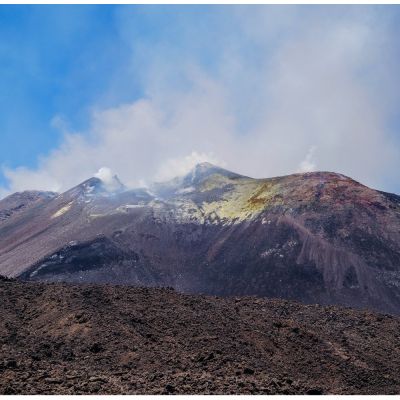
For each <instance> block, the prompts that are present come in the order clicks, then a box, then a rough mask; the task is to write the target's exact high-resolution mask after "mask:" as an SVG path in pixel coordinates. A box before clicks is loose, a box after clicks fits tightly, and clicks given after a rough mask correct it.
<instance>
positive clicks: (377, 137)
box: [3, 7, 400, 193]
mask: <svg viewBox="0 0 400 400" xmlns="http://www.w3.org/2000/svg"><path fill="white" fill-rule="evenodd" d="M234 10H235V12H234V13H233V14H234V17H235V21H236V23H237V30H238V33H237V35H238V36H237V37H238V38H239V39H238V41H235V43H234V44H232V43H229V41H228V40H227V39H226V40H224V39H218V40H219V41H220V42H221V43H220V44H219V45H220V46H221V49H220V50H221V51H220V59H219V60H217V61H218V63H217V64H218V68H217V69H216V70H214V71H213V72H212V71H208V70H207V68H201V67H200V66H199V65H196V63H194V62H193V60H189V62H188V63H185V64H184V65H181V64H180V63H175V62H174V60H171V59H170V58H168V57H165V58H162V57H161V56H159V57H156V58H155V59H152V61H151V65H149V66H148V65H143V70H147V71H148V72H149V74H148V75H146V74H145V73H143V77H142V79H143V85H144V86H145V88H146V93H147V96H146V98H143V99H140V100H138V101H135V102H133V103H131V104H124V105H121V106H118V107H114V108H111V109H106V110H102V109H97V110H95V111H94V112H93V115H92V124H91V127H90V129H89V130H88V132H82V133H65V140H64V142H63V144H62V145H61V146H60V147H59V148H58V149H56V150H54V151H53V152H52V153H50V154H49V155H48V156H46V157H44V158H42V159H41V160H40V162H39V167H38V168H37V169H36V170H29V169H26V168H17V169H15V170H10V169H8V170H5V175H6V177H7V178H8V180H9V185H10V191H17V190H23V189H46V190H65V189H67V188H69V187H71V186H73V185H75V184H78V183H79V182H81V181H83V180H84V179H86V178H88V177H89V176H93V175H94V174H95V172H96V171H98V169H99V168H101V167H103V166H104V165H106V166H107V167H108V168H111V169H112V170H113V171H115V172H116V173H117V174H118V176H119V177H120V178H121V180H122V181H123V182H124V183H125V184H126V185H128V186H131V187H132V186H139V185H143V183H144V182H149V181H152V180H160V179H167V178H170V177H172V175H175V174H182V173H184V172H186V171H187V170H188V169H189V168H190V167H191V166H192V165H193V164H194V163H196V162H201V161H210V162H213V163H217V164H220V165H221V164H222V165H223V166H225V167H226V168H229V169H232V170H234V171H236V172H239V173H242V174H245V175H249V176H254V177H268V176H274V175H282V174H289V173H293V172H296V171H298V170H303V171H308V170H314V169H316V168H317V167H318V169H321V170H332V171H336V172H341V173H344V174H346V175H348V176H351V177H353V178H355V179H357V180H359V181H361V182H363V183H366V184H369V185H372V186H375V187H379V188H383V189H385V188H386V189H388V188H387V187H385V185H386V183H387V182H389V181H390V180H391V181H395V180H396V179H398V178H399V173H398V171H399V170H400V168H399V167H400V166H399V160H400V157H399V152H398V147H397V146H396V144H395V143H394V141H393V138H392V136H391V132H390V131H389V130H388V129H387V126H388V118H389V115H388V113H387V112H386V109H390V107H389V104H391V103H390V101H392V102H393V98H394V97H393V96H392V95H391V96H392V97H388V98H387V99H386V98H385V100H383V98H382V96H384V92H385V90H386V89H387V90H389V89H390V87H389V86H391V85H393V81H391V82H389V81H388V79H387V77H386V74H387V73H389V72H390V71H388V70H387V69H386V68H385V67H384V66H382V63H381V59H382V57H386V59H387V58H388V52H387V49H388V48H390V45H389V44H387V42H388V40H389V39H387V36H388V33H387V32H386V31H385V26H384V25H382V24H381V23H380V22H379V21H377V20H376V19H375V14H374V12H373V11H369V12H362V13H361V12H357V11H356V12H344V13H340V12H338V11H335V12H333V11H332V10H333V9H329V12H328V11H323V12H322V13H321V12H319V13H317V12H315V11H312V12H309V13H307V12H306V11H304V9H300V8H298V7H296V8H291V9H290V10H291V12H290V15H286V17H285V18H284V19H282V20H281V23H277V22H274V21H275V20H276V18H277V15H278V16H279V15H281V14H282V12H281V11H280V12H278V13H277V14H274V15H275V16H274V15H272V16H271V15H270V13H269V12H267V11H268V8H267V9H265V10H267V11H266V12H265V13H262V12H260V9H255V10H254V11H252V9H251V8H250V9H246V12H245V13H242V14H241V13H240V12H239V13H238V12H236V11H237V9H234ZM334 10H338V9H337V8H336V9H334ZM331 11H332V12H331ZM251 16H256V17H257V18H256V19H252V18H251ZM278 22H279V21H278ZM379 24H381V25H382V26H381V25H379ZM264 25H265V26H267V28H266V29H264ZM377 26H378V27H379V29H378V28H377ZM220 33H221V32H220ZM184 34H185V32H182V35H184ZM217 36H218V38H220V36H221V35H217ZM241 36H242V39H240V37H241ZM222 37H224V36H223V35H222ZM389 41H390V40H389ZM254 43H256V44H257V48H258V49H259V51H260V54H258V55H259V56H260V57H259V58H257V57H256V58H257V60H255V59H254V58H253V59H250V61H249V60H248V54H247V53H246V49H247V45H249V44H254ZM382 43H386V44H385V46H383V45H382ZM170 46H173V44H170ZM161 50H162V49H161ZM161 50H160V51H161ZM263 52H265V54H264V53H263ZM167 53H168V52H167ZM145 54H148V53H147V52H145ZM161 54H163V53H161ZM160 57H161V58H160ZM139 61H142V60H140V59H139ZM139 61H137V62H138V63H139ZM388 65H392V64H391V63H388ZM136 67H137V66H136ZM391 68H392V67H391ZM174 69H175V70H174ZM171 70H174V74H175V75H174V76H175V77H176V76H181V77H182V78H181V79H182V81H184V82H185V84H182V85H176V80H173V81H172V82H171V84H169V83H168V82H169V81H168V76H169V75H168V74H170V72H171ZM371 76H373V77H374V80H375V81H379V82H383V83H382V85H384V86H379V85H373V84H371V85H370V84H369V82H370V81H371ZM380 77H381V78H382V79H380ZM393 79H395V77H393ZM385 85H387V86H385ZM390 90H392V89H390ZM383 105H384V106H383ZM53 124H59V125H60V128H61V129H63V130H65V129H66V128H65V127H66V126H67V123H66V122H65V120H64V119H62V120H61V119H59V118H55V119H54V121H53ZM316 149H318V152H316ZM3 193H4V192H3Z"/></svg>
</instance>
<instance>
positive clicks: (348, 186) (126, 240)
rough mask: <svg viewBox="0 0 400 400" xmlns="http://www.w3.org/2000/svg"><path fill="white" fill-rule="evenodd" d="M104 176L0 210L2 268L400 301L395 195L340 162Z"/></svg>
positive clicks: (397, 306) (83, 278)
mask: <svg viewBox="0 0 400 400" xmlns="http://www.w3.org/2000/svg"><path fill="white" fill-rule="evenodd" d="M92 187H94V189H91V188H92ZM98 187H100V188H101V181H100V182H99V180H98V178H91V179H89V180H88V181H85V182H83V183H82V184H81V185H78V186H76V187H75V188H72V189H70V190H69V191H67V192H65V193H63V194H58V195H56V196H54V197H52V198H47V199H43V200H40V201H39V202H37V203H34V204H33V205H32V207H27V208H26V209H24V210H23V211H22V212H21V213H17V214H15V215H14V216H12V217H10V218H8V219H7V220H4V221H2V222H1V223H0V237H2V240H1V241H0V274H5V275H7V276H11V277H20V278H23V279H28V280H50V281H68V282H94V283H107V282H108V283H122V284H130V285H145V286H172V287H174V288H176V289H177V290H180V291H183V292H190V293H208V294H218V295H224V296H226V295H228V296H229V295H259V296H266V297H281V298H288V299H295V300H300V301H303V302H307V303H320V304H342V305H348V306H354V307H362V308H365V307H366V308H372V309H378V310H383V311H388V312H392V313H398V312H399V310H400V290H399V289H400V202H399V201H398V199H397V197H396V195H394V194H385V193H383V192H379V191H376V190H373V189H370V188H368V187H367V186H365V185H362V184H361V183H359V182H357V181H355V180H353V179H351V178H349V177H346V176H344V175H342V174H337V173H333V172H311V173H302V174H293V175H286V176H283V177H275V178H265V179H254V178H249V177H245V176H241V175H239V174H235V173H231V172H230V171H227V170H224V169H222V168H219V167H216V166H213V165H212V164H203V165H200V166H197V167H196V168H195V169H194V170H192V171H191V172H190V173H189V174H187V175H186V176H184V177H181V178H178V179H177V180H175V181H172V183H171V182H169V183H167V185H165V184H161V186H157V185H154V186H153V187H152V188H151V189H150V190H149V189H130V190H129V189H128V190H125V189H124V190H123V191H120V192H117V193H110V192H108V191H103V190H102V189H99V190H98V189H96V188H98ZM2 202H3V201H0V210H1V207H2V206H1V204H2ZM71 243H73V245H70V244H71Z"/></svg>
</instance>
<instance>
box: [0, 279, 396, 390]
mask: <svg viewBox="0 0 400 400" xmlns="http://www.w3.org/2000/svg"><path fill="white" fill-rule="evenodd" d="M0 302H1V308H0V349H1V350H0V394H162V393H164V394H207V393H209V394H398V393H400V373H399V372H400V346H399V343H400V319H399V318H397V317H393V316H391V315H383V314H378V313H373V312H367V311H356V310H352V309H348V308H340V307H334V306H329V307H322V306H317V305H302V304H299V303H295V302H290V301H285V300H267V299H260V298H255V297H241V298H239V297H231V298H219V297H211V296H201V295H185V294H179V293H177V292H175V291H174V290H172V289H158V288H137V287H124V286H111V285H81V286H79V285H70V284H60V283H36V282H28V283H22V282H18V281H13V280H7V279H2V280H1V282H0Z"/></svg>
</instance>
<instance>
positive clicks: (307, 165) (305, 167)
mask: <svg viewBox="0 0 400 400" xmlns="http://www.w3.org/2000/svg"><path fill="white" fill-rule="evenodd" d="M315 149H316V147H315V146H312V147H310V149H309V150H308V152H307V154H306V157H305V158H304V160H303V161H302V162H301V163H300V165H299V169H298V171H299V172H312V171H315V170H316V169H317V165H316V163H315V162H314V161H313V157H314V153H315Z"/></svg>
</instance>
